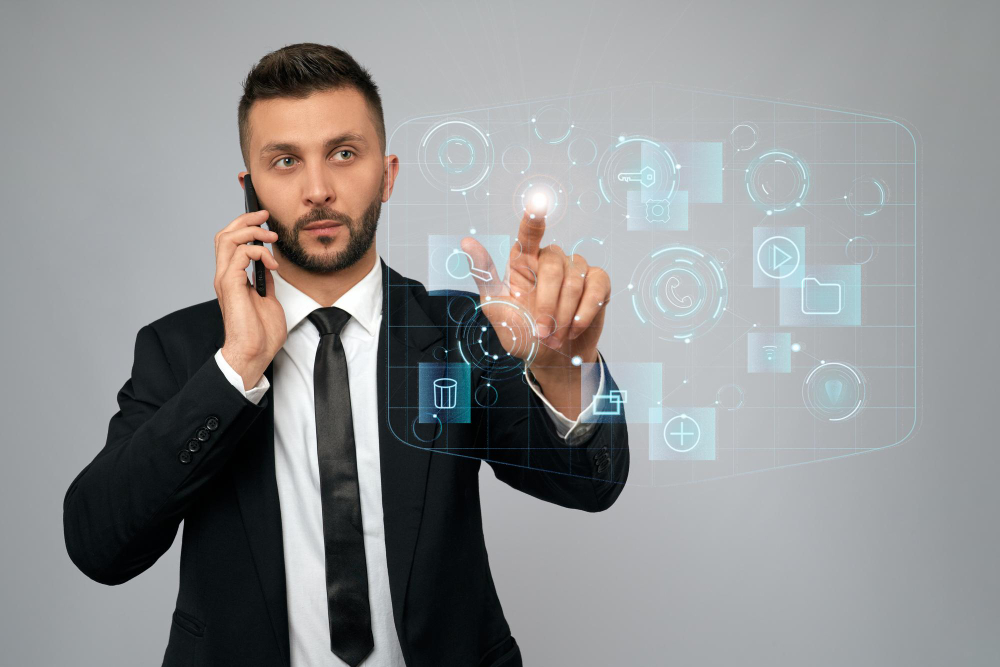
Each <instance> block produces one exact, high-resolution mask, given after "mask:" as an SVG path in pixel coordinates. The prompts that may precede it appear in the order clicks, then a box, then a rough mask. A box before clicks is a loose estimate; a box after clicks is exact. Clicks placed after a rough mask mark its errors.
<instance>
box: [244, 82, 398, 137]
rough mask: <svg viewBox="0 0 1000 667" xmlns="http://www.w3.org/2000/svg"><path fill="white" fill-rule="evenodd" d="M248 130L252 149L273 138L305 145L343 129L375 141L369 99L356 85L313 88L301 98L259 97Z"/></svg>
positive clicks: (338, 132)
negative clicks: (330, 88) (369, 111)
mask: <svg viewBox="0 0 1000 667" xmlns="http://www.w3.org/2000/svg"><path fill="white" fill-rule="evenodd" d="M250 131H251V138H250V144H251V147H252V150H255V149H256V147H259V146H263V145H264V144H265V143H268V142H273V141H287V142H294V143H297V144H299V145H302V146H306V145H308V144H310V143H314V142H322V141H323V140H324V139H325V138H326V137H327V136H332V135H335V134H341V133H344V132H357V133H359V134H361V135H363V136H364V137H365V138H366V139H368V140H369V141H370V142H373V143H374V144H376V145H377V144H378V138H377V134H376V130H375V124H374V123H373V122H372V119H371V116H370V115H369V113H368V103H367V102H366V101H365V98H364V96H363V95H362V94H361V93H360V92H358V91H357V90H356V89H355V88H339V89H337V90H326V91H322V92H316V93H312V94H310V95H309V96H308V97H305V98H303V99H295V98H290V97H280V98H275V99H270V100H258V101H257V102H254V104H253V106H252V107H251V108H250Z"/></svg>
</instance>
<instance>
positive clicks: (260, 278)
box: [243, 174, 267, 296]
mask: <svg viewBox="0 0 1000 667" xmlns="http://www.w3.org/2000/svg"><path fill="white" fill-rule="evenodd" d="M243 194H244V195H245V196H246V207H247V213H254V212H256V211H259V210H260V202H258V201H257V193H256V192H254V189H253V181H251V180H250V174H247V175H246V176H244V177H243ZM253 244H254V245H264V242H263V241H261V240H260V239H254V240H253ZM250 264H251V267H252V268H251V271H253V284H254V286H255V287H256V288H257V294H260V295H261V296H267V282H266V281H265V280H264V271H265V269H264V262H258V261H257V260H255V259H252V260H250Z"/></svg>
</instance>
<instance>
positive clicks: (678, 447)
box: [663, 415, 701, 454]
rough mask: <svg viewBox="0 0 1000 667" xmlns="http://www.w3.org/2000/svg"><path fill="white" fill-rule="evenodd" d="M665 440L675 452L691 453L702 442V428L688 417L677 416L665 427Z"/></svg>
mask: <svg viewBox="0 0 1000 667" xmlns="http://www.w3.org/2000/svg"><path fill="white" fill-rule="evenodd" d="M663 440H664V442H666V443H667V447H670V449H672V450H674V451H675V452H679V453H681V454H683V453H684V452H690V451H691V450H692V449H694V448H695V447H696V446H697V445H698V441H699V440H701V427H700V426H698V422H696V421H695V420H693V419H691V418H690V417H688V416H687V415H677V416H676V417H672V418H671V419H669V420H668V421H667V423H666V424H665V425H664V426H663Z"/></svg>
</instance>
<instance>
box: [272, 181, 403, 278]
mask: <svg viewBox="0 0 1000 667" xmlns="http://www.w3.org/2000/svg"><path fill="white" fill-rule="evenodd" d="M384 187H385V173H384V172H383V174H382V185H381V186H380V187H379V189H378V192H377V193H376V195H375V198H374V199H372V201H371V203H370V204H368V206H367V207H366V208H365V210H364V212H363V213H362V214H361V216H360V217H359V218H358V219H357V220H355V219H354V218H351V217H350V216H349V215H347V214H345V213H340V212H337V211H334V210H331V209H326V208H317V209H313V210H312V211H311V212H310V213H309V215H308V216H306V217H304V218H302V219H301V220H299V221H297V222H296V223H295V225H294V227H288V226H286V225H285V224H283V223H281V222H280V221H278V220H276V219H275V217H274V215H273V214H272V215H270V216H268V219H267V226H268V228H269V229H271V230H272V231H274V232H275V233H276V234H277V235H278V239H277V240H276V241H275V242H274V244H273V245H274V246H275V247H276V248H277V249H278V250H279V251H280V252H281V254H282V256H283V257H284V258H285V259H287V260H288V261H289V262H291V263H292V264H294V265H296V266H298V267H300V268H302V269H304V270H306V271H308V272H310V273H317V274H325V273H334V272H336V271H343V270H344V269H346V268H348V267H351V266H354V265H355V264H356V263H357V262H358V261H359V260H360V259H361V258H362V257H364V256H365V253H366V252H368V249H369V248H371V246H372V243H374V241H375V231H376V230H377V229H378V219H379V215H381V213H382V192H383V189H384ZM317 220H334V221H336V222H340V223H342V224H343V225H344V226H343V227H342V228H341V231H342V232H343V231H346V232H347V245H346V247H344V249H343V250H341V251H339V252H337V253H335V254H333V255H329V256H327V255H319V256H316V255H311V254H309V252H307V251H306V249H305V248H303V247H302V243H301V242H300V241H299V238H300V235H301V233H302V230H303V228H305V226H306V225H308V224H309V223H310V222H316V221H317ZM341 235H342V234H337V237H336V238H334V237H330V236H318V237H316V239H317V240H318V241H319V242H320V243H321V244H323V245H324V246H328V245H332V244H333V243H336V242H337V240H338V238H339V237H340V236H341Z"/></svg>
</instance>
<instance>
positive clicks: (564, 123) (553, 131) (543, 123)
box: [531, 106, 573, 144]
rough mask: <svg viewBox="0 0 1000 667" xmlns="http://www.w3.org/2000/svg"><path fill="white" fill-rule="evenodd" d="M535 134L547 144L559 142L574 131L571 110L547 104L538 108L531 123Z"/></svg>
mask: <svg viewBox="0 0 1000 667" xmlns="http://www.w3.org/2000/svg"><path fill="white" fill-rule="evenodd" d="M531 126H532V129H533V131H534V133H535V136H536V137H538V138H539V139H541V140H542V141H544V142H545V143H547V144H559V143H562V142H563V141H566V139H567V138H568V137H569V135H570V132H572V131H573V122H572V121H571V120H570V117H569V112H568V111H566V110H565V109H563V108H561V107H555V106H547V107H544V108H542V109H539V110H538V113H536V114H535V116H534V118H533V119H532V123H531Z"/></svg>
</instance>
